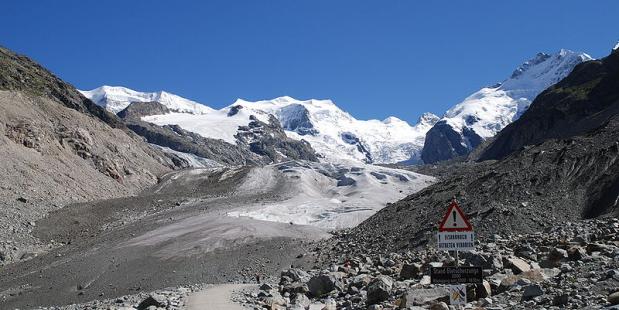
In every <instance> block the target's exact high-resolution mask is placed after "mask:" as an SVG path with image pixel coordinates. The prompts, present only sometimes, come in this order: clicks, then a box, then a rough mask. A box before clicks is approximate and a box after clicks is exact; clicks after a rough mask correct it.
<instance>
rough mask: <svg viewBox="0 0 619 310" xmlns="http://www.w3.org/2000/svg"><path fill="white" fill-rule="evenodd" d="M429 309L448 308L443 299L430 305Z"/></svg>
mask: <svg viewBox="0 0 619 310" xmlns="http://www.w3.org/2000/svg"><path fill="white" fill-rule="evenodd" d="M430 310H449V306H448V305H447V304H446V303H445V302H444V301H441V302H438V303H435V304H433V305H432V306H430Z"/></svg>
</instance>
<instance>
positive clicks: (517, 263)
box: [507, 257, 531, 274]
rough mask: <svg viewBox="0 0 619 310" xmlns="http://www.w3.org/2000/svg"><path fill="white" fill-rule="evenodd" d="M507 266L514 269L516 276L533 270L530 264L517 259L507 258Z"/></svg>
mask: <svg viewBox="0 0 619 310" xmlns="http://www.w3.org/2000/svg"><path fill="white" fill-rule="evenodd" d="M507 265H508V266H509V267H510V268H511V269H512V271H513V272H514V274H519V273H523V272H525V271H529V270H531V266H530V265H529V263H527V262H526V261H525V260H523V259H521V258H517V257H509V258H507Z"/></svg>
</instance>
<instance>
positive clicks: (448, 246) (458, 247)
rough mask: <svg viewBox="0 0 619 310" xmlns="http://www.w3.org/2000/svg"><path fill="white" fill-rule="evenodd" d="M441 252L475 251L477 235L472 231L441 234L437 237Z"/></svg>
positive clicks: (444, 232)
mask: <svg viewBox="0 0 619 310" xmlns="http://www.w3.org/2000/svg"><path fill="white" fill-rule="evenodd" d="M437 239H438V240H437V241H438V243H437V247H438V249H439V251H473V250H475V233H474V232H472V231H465V232H463V231H454V232H447V231H443V232H439V233H438V235H437Z"/></svg>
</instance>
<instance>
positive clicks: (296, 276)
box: [281, 268, 310, 282]
mask: <svg viewBox="0 0 619 310" xmlns="http://www.w3.org/2000/svg"><path fill="white" fill-rule="evenodd" d="M281 277H288V278H289V279H291V280H292V282H307V280H309V278H310V275H309V274H308V273H307V272H305V271H303V270H301V269H298V268H291V269H286V270H284V271H282V273H281Z"/></svg>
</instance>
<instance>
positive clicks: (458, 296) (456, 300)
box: [448, 285, 466, 305]
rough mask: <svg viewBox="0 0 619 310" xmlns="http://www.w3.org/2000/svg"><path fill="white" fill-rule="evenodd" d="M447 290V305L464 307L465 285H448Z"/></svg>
mask: <svg viewBox="0 0 619 310" xmlns="http://www.w3.org/2000/svg"><path fill="white" fill-rule="evenodd" d="M448 289H449V304H450V305H464V304H466V286H465V285H450V286H448Z"/></svg>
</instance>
